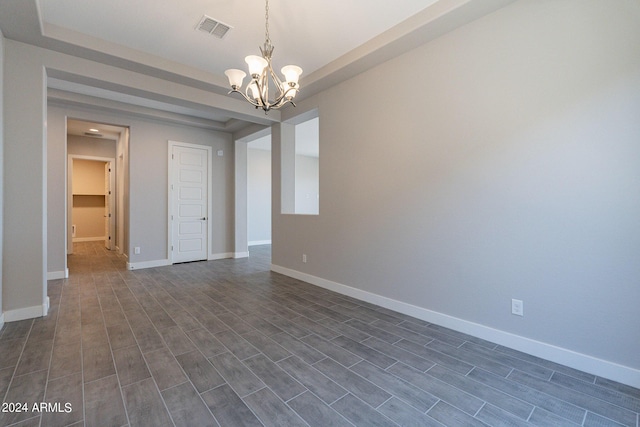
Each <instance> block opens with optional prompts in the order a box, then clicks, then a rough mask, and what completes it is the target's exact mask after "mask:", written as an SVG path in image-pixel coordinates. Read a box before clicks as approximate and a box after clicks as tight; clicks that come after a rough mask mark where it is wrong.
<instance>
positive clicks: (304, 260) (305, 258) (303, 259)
mask: <svg viewBox="0 0 640 427" xmlns="http://www.w3.org/2000/svg"><path fill="white" fill-rule="evenodd" d="M302 262H305V263H306V262H307V254H302Z"/></svg>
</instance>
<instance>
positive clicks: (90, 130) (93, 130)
mask: <svg viewBox="0 0 640 427" xmlns="http://www.w3.org/2000/svg"><path fill="white" fill-rule="evenodd" d="M89 132H100V131H99V130H98V129H89Z"/></svg>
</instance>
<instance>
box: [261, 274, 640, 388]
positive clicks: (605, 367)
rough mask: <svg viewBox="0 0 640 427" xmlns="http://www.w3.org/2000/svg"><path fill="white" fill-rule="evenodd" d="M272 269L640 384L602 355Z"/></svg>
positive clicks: (637, 375)
mask: <svg viewBox="0 0 640 427" xmlns="http://www.w3.org/2000/svg"><path fill="white" fill-rule="evenodd" d="M271 270H272V271H275V272H276V273H280V274H284V275H285V276H289V277H293V278H294V279H298V280H302V281H304V282H307V283H311V284H312V285H316V286H319V287H321V288H325V289H329V290H331V291H334V292H338V293H340V294H343V295H347V296H350V297H353V298H356V299H359V300H361V301H366V302H369V303H371V304H376V305H379V306H380V307H384V308H388V309H390V310H394V311H397V312H399V313H402V314H406V315H408V316H412V317H416V318H418V319H421V320H424V321H427V322H430V323H434V324H437V325H440V326H443V327H446V328H450V329H453V330H455V331H458V332H463V333H465V334H469V335H473V336H475V337H478V338H482V339H485V340H487V341H491V342H493V343H496V344H499V345H502V346H505V347H509V348H512V349H514V350H518V351H522V352H525V353H527V354H531V355H533V356H537V357H540V358H543V359H546V360H550V361H552V362H556V363H559V364H562V365H565V366H569V367H571V368H574V369H578V370H580V371H584V372H588V373H590V374H593V375H597V376H600V377H603V378H608V379H610V380H613V381H617V382H619V383H622V384H627V385H629V386H631V387H636V388H640V370H638V369H634V368H631V367H629V366H623V365H619V364H617V363H614V362H610V361H608V360H603V359H598V358H596V357H593V356H589V355H587V354H582V353H578V352H576V351H573V350H570V349H567V348H562V347H558V346H555V345H551V344H547V343H544V342H541V341H536V340H533V339H530V338H526V337H523V336H520V335H515V334H512V333H510V332H505V331H501V330H499V329H494V328H491V327H489V326H485V325H481V324H478V323H474V322H470V321H468V320H464V319H459V318H457V317H453V316H449V315H447V314H443V313H439V312H436V311H432V310H428V309H426V308H422V307H418V306H415V305H412V304H408V303H406V302H402V301H397V300H394V299H391V298H387V297H384V296H381V295H377V294H374V293H371V292H367V291H363V290H362V289H357V288H353V287H351V286H347V285H343V284H341V283H337V282H332V281H330V280H326V279H323V278H321V277H316V276H312V275H310V274H307V273H302V272H300V271H297V270H292V269H289V268H286V267H282V266H279V265H275V264H271Z"/></svg>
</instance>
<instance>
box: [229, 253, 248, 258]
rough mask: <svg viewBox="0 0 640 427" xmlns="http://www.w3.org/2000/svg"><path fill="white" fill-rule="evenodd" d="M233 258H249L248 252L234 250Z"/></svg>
mask: <svg viewBox="0 0 640 427" xmlns="http://www.w3.org/2000/svg"><path fill="white" fill-rule="evenodd" d="M233 257H234V258H249V252H234V254H233Z"/></svg>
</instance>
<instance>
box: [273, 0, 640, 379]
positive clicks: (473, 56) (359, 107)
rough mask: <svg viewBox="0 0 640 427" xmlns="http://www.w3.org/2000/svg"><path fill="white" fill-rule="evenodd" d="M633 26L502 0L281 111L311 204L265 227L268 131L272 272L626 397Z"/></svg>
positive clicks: (637, 91)
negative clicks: (309, 211)
mask: <svg viewBox="0 0 640 427" xmlns="http://www.w3.org/2000/svg"><path fill="white" fill-rule="evenodd" d="M639 22H640V4H639V3H638V2H635V1H630V0H622V1H617V2H615V7H614V6H612V2H610V1H608V0H556V1H538V0H524V1H519V2H517V3H514V4H512V5H511V6H507V7H505V8H503V9H501V10H498V11H497V12H495V13H493V14H491V15H488V16H486V17H485V18H482V19H480V20H478V21H475V22H473V23H470V24H468V25H466V26H464V27H462V28H459V29H458V30H456V31H453V32H451V33H448V34H446V35H444V36H442V37H440V38H438V39H436V40H434V41H433V42H430V43H428V44H426V45H424V46H422V47H419V48H417V49H415V50H414V51H411V52H409V53H407V54H405V55H402V56H401V57H398V58H396V59H394V60H391V61H389V62H387V63H385V64H382V65H381V66H378V67H376V68H374V69H371V70H369V71H367V72H365V73H363V74H361V75H359V76H356V77H355V78H353V79H351V80H349V81H347V82H345V83H343V84H341V85H338V86H336V87H333V88H331V89H329V90H327V91H325V92H323V93H321V94H319V95H317V96H315V97H313V98H311V99H308V100H305V101H303V102H300V103H298V108H297V109H295V110H294V109H289V110H287V111H286V114H285V113H283V120H288V119H289V118H290V117H291V116H293V115H294V114H300V113H301V112H304V111H306V110H310V109H312V108H318V109H319V111H320V136H321V144H322V161H321V164H320V180H321V181H320V185H321V188H322V198H323V202H322V210H321V212H320V215H319V216H318V217H300V216H295V215H281V214H280V212H279V206H280V182H279V180H278V179H277V177H278V176H279V172H280V170H279V167H280V165H279V161H280V159H279V157H280V152H279V138H280V137H279V126H274V129H273V150H274V151H273V157H274V171H273V174H274V179H273V182H274V188H273V191H274V203H273V204H274V206H277V207H278V209H276V208H274V209H273V211H272V212H273V224H274V229H273V233H274V234H273V264H274V269H275V270H276V271H283V272H286V273H288V274H291V275H298V276H300V277H304V278H306V279H307V280H311V281H314V282H315V283H319V284H322V285H324V286H329V287H334V288H336V289H339V290H341V291H343V292H347V293H351V294H353V295H356V296H358V297H361V298H368V299H370V300H375V301H376V302H378V303H381V304H383V305H387V306H392V307H395V308H399V309H402V310H404V311H405V312H411V313H413V314H415V315H417V316H420V317H423V318H427V319H431V320H432V321H437V322H438V323H440V324H443V325H445V326H450V327H454V328H457V329H459V330H465V331H467V332H472V333H474V334H476V335H480V336H484V337H486V338H489V339H492V340H494V341H500V342H502V343H504V344H507V345H510V346H512V347H516V348H520V349H523V350H526V351H529V352H531V353H533V354H538V355H542V356H544V357H548V358H552V359H554V360H556V361H560V362H561V363H565V364H569V365H571V366H574V367H577V368H579V369H584V370H588V371H591V372H594V373H597V374H600V375H603V376H606V377H609V378H614V379H617V380H619V381H622V382H626V383H632V384H633V385H635V386H636V387H638V386H640V359H639V358H638V354H640V328H638V325H640V310H638V301H640V286H638V283H640V227H638V218H640V198H639V197H638V194H640V168H639V167H638V159H640V144H639V143H638V141H640V120H638V117H640V49H638V46H640V25H638V23H639ZM398 70H409V71H411V72H408V73H407V74H406V75H407V76H408V78H409V80H408V81H405V80H403V83H406V84H407V85H408V86H409V87H408V88H407V89H406V90H403V89H399V88H398V86H397V85H395V84H381V82H390V80H389V76H393V75H394V74H395V73H397V72H398ZM371 88H376V90H373V91H372V90H371ZM354 100H357V102H354ZM303 251H304V252H305V253H306V254H307V258H308V262H307V263H306V264H303V263H302V262H301V256H300V255H301V253H302V252H303ZM512 298H517V299H521V300H523V301H524V317H518V316H514V315H512V314H511V312H510V304H511V299H512Z"/></svg>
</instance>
